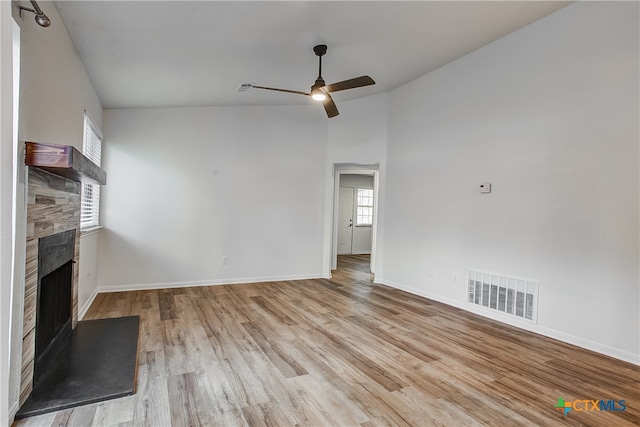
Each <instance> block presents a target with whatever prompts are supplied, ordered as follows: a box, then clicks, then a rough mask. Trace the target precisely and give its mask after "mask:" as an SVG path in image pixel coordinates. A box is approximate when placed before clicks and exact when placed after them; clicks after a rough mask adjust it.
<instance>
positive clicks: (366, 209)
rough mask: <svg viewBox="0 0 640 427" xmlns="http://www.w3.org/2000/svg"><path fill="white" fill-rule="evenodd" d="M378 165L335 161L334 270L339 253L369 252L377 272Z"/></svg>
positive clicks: (332, 256)
mask: <svg viewBox="0 0 640 427" xmlns="http://www.w3.org/2000/svg"><path fill="white" fill-rule="evenodd" d="M378 168H379V167H378V165H377V164H376V165H365V166H357V165H338V164H336V165H334V191H333V193H334V197H333V230H332V231H333V238H332V243H333V244H332V250H331V270H335V269H336V268H337V266H338V255H346V254H352V255H356V254H370V261H369V269H370V272H371V273H375V262H376V236H377V228H378V181H379V176H378V173H379V170H378Z"/></svg>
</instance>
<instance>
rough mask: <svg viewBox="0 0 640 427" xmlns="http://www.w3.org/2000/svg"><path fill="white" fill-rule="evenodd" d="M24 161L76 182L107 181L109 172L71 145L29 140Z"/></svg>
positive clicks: (99, 182)
mask: <svg viewBox="0 0 640 427" xmlns="http://www.w3.org/2000/svg"><path fill="white" fill-rule="evenodd" d="M24 163H25V164H26V165H27V166H34V167H38V168H40V169H44V170H46V171H47V172H51V173H53V174H55V175H60V176H63V177H65V178H68V179H70V180H72V181H76V182H85V183H88V184H100V185H105V184H106V183H107V173H106V172H105V171H104V170H103V169H101V168H100V167H99V166H97V165H96V164H95V163H93V162H92V161H91V160H89V159H88V158H87V157H85V156H84V155H83V154H82V153H81V152H80V151H78V150H77V149H76V148H75V147H73V146H71V145H57V144H44V143H41V142H29V141H27V142H25V160H24Z"/></svg>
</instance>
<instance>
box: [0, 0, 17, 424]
mask: <svg viewBox="0 0 640 427" xmlns="http://www.w3.org/2000/svg"><path fill="white" fill-rule="evenodd" d="M12 25H13V19H12V18H11V3H10V2H0V425H9V424H10V420H9V407H10V406H11V405H12V404H13V402H12V403H10V402H9V400H10V399H9V394H10V393H9V390H10V389H9V379H10V376H9V358H10V355H11V348H10V346H9V340H10V337H11V332H10V331H11V329H10V326H11V325H10V320H11V315H10V313H11V287H12V283H11V271H12V265H11V261H12V256H11V254H12V252H13V246H12V230H13V225H12V214H11V212H12V204H13V185H12V183H13V114H14V113H13V60H12V50H11V45H12V40H13V36H12Z"/></svg>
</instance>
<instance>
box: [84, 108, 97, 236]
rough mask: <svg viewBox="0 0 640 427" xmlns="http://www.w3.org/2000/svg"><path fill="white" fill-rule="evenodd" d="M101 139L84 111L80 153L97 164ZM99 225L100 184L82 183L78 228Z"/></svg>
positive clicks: (94, 227) (90, 227) (93, 227)
mask: <svg viewBox="0 0 640 427" xmlns="http://www.w3.org/2000/svg"><path fill="white" fill-rule="evenodd" d="M102 140H103V137H102V133H101V132H100V131H99V130H98V129H97V128H96V126H95V125H94V124H93V122H92V121H91V119H90V118H89V116H88V115H87V114H86V112H85V114H84V127H83V137H82V154H83V155H84V156H85V157H87V158H88V159H89V160H91V161H92V162H93V163H95V164H96V165H97V166H100V164H101V162H102ZM100 227H101V225H100V185H98V184H88V183H83V184H82V192H81V197H80V230H81V231H83V232H87V231H91V230H94V229H98V228H100Z"/></svg>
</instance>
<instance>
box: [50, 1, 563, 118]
mask: <svg viewBox="0 0 640 427" xmlns="http://www.w3.org/2000/svg"><path fill="white" fill-rule="evenodd" d="M566 4H568V2H554V1H497V2H485V1H471V2H457V1H442V2H439V1H411V2H400V1H354V2H351V1H256V2H254V1H57V2H56V5H57V8H58V11H59V13H60V15H61V17H62V20H63V21H64V24H65V26H66V27H67V30H68V31H69V34H70V35H71V38H72V40H73V43H74V45H75V46H76V49H77V50H78V53H79V55H80V57H81V59H82V61H83V62H84V64H85V67H86V69H87V72H88V73H89V76H90V78H91V80H92V81H93V84H94V86H95V88H96V90H97V92H98V96H99V97H100V99H101V101H102V103H103V106H104V107H105V108H124V107H175V106H205V105H212V106H215V105H226V106H233V105H267V104H276V105H277V104H297V103H309V102H313V101H311V100H310V99H309V98H308V97H303V96H299V95H293V94H286V93H277V92H268V91H260V90H258V89H251V90H249V91H248V92H244V93H240V92H236V88H237V87H238V85H240V84H241V83H255V84H259V85H264V86H272V87H281V88H286V89H293V90H301V91H308V90H309V88H310V86H311V85H312V84H313V82H314V80H315V78H316V77H317V73H318V69H317V67H318V61H317V57H316V56H315V54H314V53H313V51H312V48H313V46H315V45H316V44H321V43H322V44H327V45H328V52H327V55H326V56H325V57H324V58H323V73H322V74H323V77H324V78H325V80H326V81H327V83H332V82H336V81H341V80H345V79H348V78H352V77H356V76H360V75H364V74H368V75H370V76H371V77H373V78H374V80H376V82H377V84H376V85H375V86H370V87H366V88H359V89H354V90H349V91H344V92H339V93H336V94H335V95H334V99H335V100H336V102H339V101H340V100H347V99H353V98H357V97H362V96H368V95H372V94H376V93H382V92H387V91H389V90H391V89H393V88H396V87H398V86H400V85H402V84H405V83H407V82H409V81H411V80H413V79H415V78H417V77H419V76H421V75H423V74H426V73H427V72H429V71H432V70H435V69H437V68H439V67H441V66H443V65H445V64H446V63H448V62H451V61H453V60H455V59H456V58H459V57H461V56H463V55H465V54H467V53H469V52H472V51H473V50H475V49H478V48H480V47H482V46H484V45H486V44H488V43H490V42H492V41H494V40H497V39H499V38H501V37H503V36H505V35H507V34H509V33H511V32H513V31H515V30H517V29H519V28H521V27H523V26H526V25H528V24H530V23H532V22H534V21H536V20H538V19H540V18H542V17H544V16H546V15H548V14H550V13H553V12H554V11H556V10H558V9H560V8H562V7H564V6H565V5H566Z"/></svg>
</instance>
